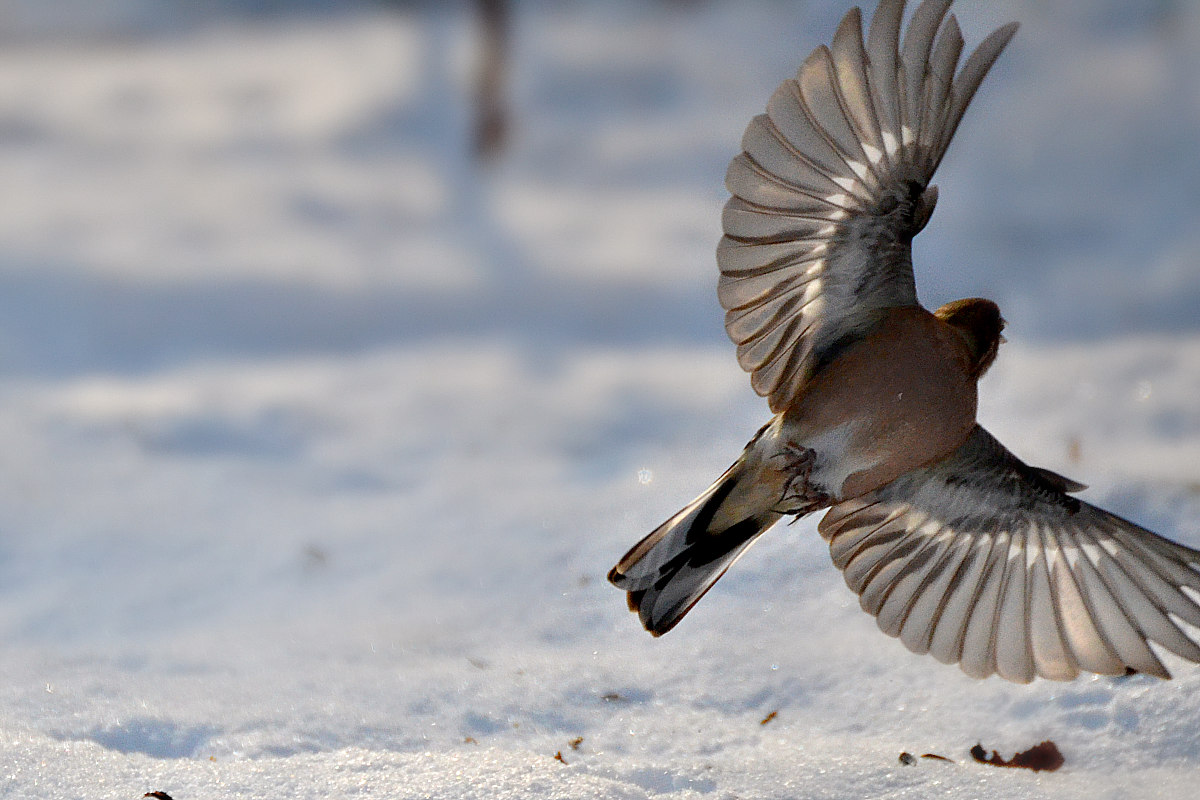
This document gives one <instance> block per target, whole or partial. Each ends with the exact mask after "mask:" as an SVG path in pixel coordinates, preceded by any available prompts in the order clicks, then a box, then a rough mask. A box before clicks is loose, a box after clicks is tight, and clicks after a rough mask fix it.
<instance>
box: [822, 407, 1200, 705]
mask: <svg viewBox="0 0 1200 800" xmlns="http://www.w3.org/2000/svg"><path fill="white" fill-rule="evenodd" d="M1081 488H1083V487H1082V486H1081V485H1080V484H1076V483H1074V482H1073V481H1070V480H1069V479H1067V478H1063V477H1061V476H1059V475H1055V474H1054V473H1052V472H1049V471H1048V470H1042V469H1038V468H1036V467H1030V466H1029V465H1027V464H1025V463H1023V462H1022V461H1020V460H1019V459H1018V458H1017V457H1016V456H1014V455H1013V454H1012V453H1010V452H1009V451H1008V450H1006V449H1005V448H1004V447H1003V445H1001V444H1000V443H999V442H997V441H996V440H995V439H994V438H992V436H991V435H989V434H988V433H987V431H985V430H984V429H983V428H981V427H979V426H976V427H975V429H974V431H973V432H972V433H971V435H970V437H969V438H968V439H967V441H966V443H965V444H963V445H962V447H960V448H959V449H958V450H957V451H956V452H955V453H954V454H953V455H951V456H950V457H949V458H948V459H946V460H945V461H943V462H941V463H938V464H936V465H934V466H931V467H927V468H924V469H921V470H917V471H915V472H911V473H909V474H907V475H905V476H902V477H901V478H899V479H897V480H896V481H894V482H892V483H890V484H888V485H887V486H885V487H883V488H881V489H878V490H876V491H874V492H872V493H871V494H869V495H866V496H865V497H862V498H859V499H856V500H851V501H847V502H844V503H841V504H839V505H837V506H835V507H834V508H833V509H831V510H830V512H829V513H828V514H827V515H826V516H825V518H824V519H823V520H822V521H821V525H820V530H821V535H822V536H823V537H825V539H827V540H828V541H829V549H830V552H831V554H832V556H833V562H834V564H836V565H837V567H838V568H839V569H841V570H843V572H844V574H845V578H846V583H847V584H848V585H849V586H850V588H851V589H853V590H854V591H855V592H856V593H857V594H858V595H859V599H860V601H861V604H862V607H863V609H864V610H866V611H867V612H869V613H871V614H873V615H875V617H876V618H877V621H878V623H879V627H880V628H881V629H882V630H883V631H884V633H887V634H888V635H890V636H898V637H900V639H901V641H903V642H904V644H905V645H906V646H907V647H908V649H909V650H912V651H913V652H915V653H931V654H933V655H934V656H935V657H936V658H937V659H938V660H940V661H942V662H944V663H947V664H953V663H956V662H957V663H958V664H959V665H960V666H961V667H962V669H963V671H964V672H966V673H967V674H968V675H971V676H973V677H978V678H983V677H987V676H988V675H991V674H993V673H996V674H999V675H1000V676H1001V677H1003V678H1007V679H1008V680H1011V681H1017V682H1021V683H1026V682H1028V681H1031V680H1032V679H1033V678H1034V677H1037V676H1041V677H1043V678H1049V679H1051V680H1070V679H1072V678H1074V677H1075V676H1076V675H1078V674H1079V673H1080V672H1095V673H1100V674H1103V675H1118V674H1122V673H1125V672H1127V671H1129V670H1135V671H1137V672H1145V673H1149V674H1151V675H1156V676H1158V677H1161V678H1169V677H1170V673H1169V672H1168V671H1167V670H1166V668H1165V667H1164V666H1163V664H1162V662H1161V661H1160V660H1159V657H1158V656H1157V655H1156V654H1155V652H1154V651H1153V650H1152V649H1151V647H1150V646H1149V644H1148V643H1149V642H1154V643H1156V644H1157V645H1159V646H1161V647H1163V648H1165V649H1166V650H1169V651H1171V652H1174V653H1175V654H1177V655H1179V656H1182V657H1183V658H1185V659H1188V660H1190V661H1193V662H1200V647H1198V646H1197V644H1196V642H1195V641H1194V640H1193V639H1192V637H1191V635H1189V633H1188V626H1196V627H1200V605H1197V598H1200V551H1196V550H1192V549H1190V548H1187V547H1184V546H1182V545H1178V544H1175V543H1174V542H1170V541H1168V540H1166V539H1164V538H1162V537H1161V536H1158V535H1156V534H1154V533H1151V532H1150V531H1148V530H1146V529H1144V528H1140V527H1138V526H1137V525H1134V524H1133V523H1132V522H1128V521H1126V520H1123V519H1121V518H1120V517H1117V516H1115V515H1113V514H1110V513H1108V512H1107V511H1104V510H1103V509H1100V508H1096V507H1095V506H1092V505H1089V504H1087V503H1085V502H1083V501H1081V500H1078V499H1077V498H1074V497H1071V496H1070V495H1069V494H1068V492H1069V491H1077V490H1079V489H1081Z"/></svg>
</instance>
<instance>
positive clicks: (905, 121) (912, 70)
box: [608, 0, 1200, 683]
mask: <svg viewBox="0 0 1200 800" xmlns="http://www.w3.org/2000/svg"><path fill="white" fill-rule="evenodd" d="M951 3H952V0H924V1H923V2H921V3H920V4H919V5H918V6H916V7H915V8H914V9H913V11H912V13H911V16H910V19H909V22H908V25H907V28H906V30H905V31H904V33H903V37H902V36H901V33H902V28H903V27H904V26H903V20H904V16H905V13H906V3H905V0H881V2H880V3H879V4H878V6H877V8H876V11H875V14H874V15H873V17H872V19H871V21H870V25H869V28H867V30H866V31H865V36H864V29H863V18H862V12H861V11H860V9H858V8H854V9H852V10H851V11H850V12H849V13H847V14H846V15H845V17H844V18H843V19H842V21H841V23H840V25H839V26H838V28H837V30H836V32H835V34H834V36H833V40H832V43H831V44H830V45H829V46H825V45H822V46H819V47H817V48H816V49H815V50H814V51H813V52H812V54H811V55H810V56H809V57H808V58H807V59H806V60H805V61H804V62H803V64H802V65H801V66H800V67H799V69H798V70H797V72H796V74H795V76H794V77H792V78H789V79H787V80H785V81H783V83H781V84H780V85H779V87H778V89H776V90H775V92H774V94H772V95H771V97H770V99H769V101H768V102H767V106H766V112H765V113H763V114H760V115H758V116H756V117H754V118H753V120H751V122H750V124H749V126H748V127H747V128H746V132H745V134H744V136H743V138H742V142H741V148H742V152H741V153H740V154H738V155H737V156H736V157H735V158H734V159H733V160H732V162H731V163H730V165H729V168H728V171H727V173H726V178H725V185H726V188H727V189H728V190H729V193H730V195H731V197H730V199H729V200H728V202H727V203H726V205H725V208H724V212H723V215H722V227H723V232H724V235H723V237H722V238H721V241H720V244H719V245H718V248H717V264H718V267H719V270H720V277H719V282H718V287H717V293H718V298H719V300H720V303H721V306H722V307H723V309H724V310H725V330H726V332H727V333H728V335H729V337H730V338H731V339H732V341H733V342H734V343H735V344H736V345H737V358H738V363H739V364H740V366H741V367H742V368H743V369H744V370H745V371H747V372H748V373H750V381H751V385H752V387H753V389H754V390H755V392H756V393H757V394H759V395H760V396H763V397H765V398H766V399H767V402H768V405H769V407H770V410H771V412H772V414H773V415H774V416H773V417H772V418H771V420H770V421H769V422H767V424H766V425H764V426H763V427H762V428H761V429H760V430H759V431H758V432H757V433H756V434H755V435H754V437H753V438H752V439H751V440H750V442H749V444H748V445H747V446H746V448H745V450H744V451H743V452H742V453H741V455H740V456H739V457H738V459H737V460H736V461H735V462H734V463H733V465H732V466H731V467H729V469H728V470H726V471H725V472H724V473H723V474H722V475H721V476H720V477H719V478H717V480H716V481H715V482H714V483H713V484H712V485H711V486H710V487H709V488H708V489H706V490H705V491H704V492H703V493H702V494H700V495H699V496H698V497H697V498H696V499H695V500H693V501H692V502H691V503H689V504H687V505H686V506H684V508H683V509H681V510H680V511H679V512H677V513H676V514H674V515H673V516H671V517H670V518H669V519H668V520H667V521H666V522H664V523H663V524H662V525H660V526H659V527H658V528H656V529H655V530H654V531H652V532H651V533H650V534H649V535H648V536H646V537H645V538H644V539H642V540H641V541H640V542H638V543H637V544H636V545H634V546H633V547H632V548H631V549H630V550H629V551H628V553H626V554H625V556H624V557H623V558H621V559H620V560H619V561H618V562H617V564H616V566H614V567H613V568H612V570H611V571H610V572H609V574H608V579H609V581H610V582H611V583H613V584H615V585H616V586H617V587H618V588H619V589H623V590H625V592H626V593H627V599H628V604H629V608H630V610H632V611H635V612H637V614H638V616H639V619H640V621H641V623H642V625H643V626H644V627H645V628H646V630H648V631H649V632H650V633H651V634H653V635H655V636H661V635H662V634H664V633H666V632H668V631H670V630H671V629H672V628H674V627H675V625H676V624H677V623H678V622H679V621H680V620H681V619H682V618H683V616H684V615H685V614H687V613H688V611H689V610H690V609H691V608H692V607H693V606H694V605H695V604H696V603H697V601H699V600H700V598H701V597H702V596H703V595H704V594H705V593H706V592H707V591H708V590H709V589H710V588H711V587H712V586H713V584H714V583H715V582H716V581H717V580H718V579H719V578H720V577H721V576H722V575H723V574H724V573H725V571H726V570H728V569H729V567H730V566H731V565H732V564H733V563H734V562H735V561H736V560H737V559H738V558H739V557H740V556H741V555H742V554H743V553H744V552H745V551H746V549H747V548H748V547H749V546H750V545H751V544H753V543H754V542H755V541H756V540H757V539H758V537H759V536H761V535H762V534H763V533H764V532H765V531H766V530H767V529H769V528H771V527H772V525H774V524H775V523H776V522H777V521H779V520H780V519H782V518H784V517H792V518H793V520H795V519H799V518H800V517H803V516H805V515H807V514H812V513H815V512H819V511H825V515H824V517H823V519H821V521H820V523H819V525H818V532H819V534H820V535H821V536H822V537H823V538H824V539H825V540H826V541H827V542H828V545H829V550H830V555H831V557H832V560H833V563H834V565H835V566H836V567H837V568H838V569H840V570H841V571H842V573H843V575H844V578H845V581H846V584H847V585H848V586H849V588H850V589H851V590H852V591H854V592H855V593H856V594H857V595H858V596H859V601H860V605H861V606H862V608H863V610H865V611H866V612H868V613H869V614H871V615H873V616H874V617H875V618H876V621H877V624H878V626H879V628H880V629H881V630H882V631H883V632H884V633H886V634H888V635H889V636H893V637H898V638H899V639H900V640H901V641H902V642H903V644H904V645H905V646H906V647H907V648H908V649H909V650H911V651H912V652H914V653H918V654H926V653H927V654H930V655H932V656H934V657H935V658H936V659H938V660H939V661H941V662H943V663H945V664H957V665H958V666H959V667H960V668H961V669H962V671H963V672H965V673H966V674H967V675H969V676H972V677H975V678H986V677H988V676H991V675H999V676H1000V677H1001V678H1004V679H1006V680H1009V681H1013V682H1017V683H1029V682H1030V681H1032V680H1034V679H1035V678H1043V679H1049V680H1057V681H1067V680H1072V679H1074V678H1076V677H1078V676H1079V675H1080V674H1081V673H1094V674H1098V675H1128V674H1133V673H1144V674H1147V675H1152V676H1157V677H1159V678H1164V679H1166V678H1170V677H1171V674H1170V672H1169V671H1168V669H1167V668H1166V666H1165V665H1164V663H1163V657H1162V655H1161V654H1162V651H1164V650H1165V651H1169V652H1171V653H1174V654H1175V655H1176V656H1179V657H1181V658H1183V659H1185V660H1187V661H1191V662H1193V663H1200V645H1198V644H1197V642H1196V640H1195V639H1194V638H1193V635H1194V634H1193V633H1191V632H1190V631H1191V628H1192V627H1195V628H1200V605H1198V603H1197V598H1200V551H1197V550H1194V549H1191V548H1188V547H1186V546H1184V545H1181V544H1178V543H1175V542H1172V541H1170V540H1168V539H1166V538H1164V537H1161V536H1159V535H1157V534H1155V533H1152V532H1151V531H1149V530H1146V529H1145V528H1142V527H1140V526H1138V525H1136V524H1135V523H1133V522H1130V521H1128V520H1126V519H1123V518H1121V517H1118V516H1116V515H1115V514H1112V513H1109V512H1108V511H1105V510H1103V509H1101V508H1098V507H1096V506H1094V505H1091V504H1089V503H1087V502H1085V501H1084V500H1081V499H1080V498H1078V497H1076V494H1077V493H1078V492H1080V491H1082V490H1083V489H1085V488H1086V487H1085V486H1084V485H1083V484H1081V483H1078V482H1077V481H1074V480H1071V479H1070V478H1066V477H1064V476H1062V475H1059V474H1056V473H1054V472H1052V471H1050V470H1047V469H1042V468H1039V467H1034V466H1030V465H1029V464H1026V463H1025V462H1024V461H1022V460H1021V459H1019V458H1018V457H1017V456H1015V455H1013V454H1012V453H1011V452H1010V451H1009V450H1007V449H1006V448H1005V447H1004V446H1003V445H1002V444H1000V442H998V441H997V440H996V439H995V438H994V437H993V436H992V435H991V434H990V433H988V432H987V430H985V429H984V428H983V427H982V426H981V425H980V424H979V423H978V422H977V420H976V411H977V406H978V393H977V384H978V381H979V378H980V377H981V376H982V375H983V374H984V373H985V372H986V371H987V370H988V368H989V367H990V366H991V364H992V363H993V361H994V360H995V358H996V356H997V352H998V349H999V347H1000V345H1001V343H1003V342H1004V341H1005V340H1004V336H1003V330H1004V326H1005V321H1004V319H1003V317H1002V316H1001V313H1000V310H999V308H998V307H997V305H996V304H995V303H994V302H992V301H990V300H987V299H984V298H978V297H975V298H968V299H964V300H957V301H954V302H951V303H947V304H946V305H943V306H941V307H939V308H937V309H936V310H934V311H932V312H931V311H928V310H926V309H925V308H924V307H923V306H922V305H921V304H920V302H919V301H918V299H917V293H916V285H915V279H914V271H913V262H912V240H913V237H915V236H916V235H917V234H918V233H920V231H921V230H922V229H923V228H924V227H925V225H926V223H928V222H929V219H930V217H931V215H932V214H933V212H934V208H935V206H936V204H937V200H938V190H937V187H936V186H935V185H931V183H930V181H931V180H932V178H933V175H934V172H935V171H936V170H937V167H938V165H939V163H940V162H941V160H942V158H943V156H944V155H945V153H946V150H947V148H948V147H949V145H950V141H951V139H952V138H953V136H954V133H955V131H956V129H957V128H958V125H959V122H960V121H961V120H962V118H963V115H964V113H965V112H966V110H967V107H968V105H969V104H970V103H971V100H972V98H973V97H974V96H975V94H976V90H977V89H978V88H979V86H980V84H981V82H982V81H983V80H984V78H985V76H986V75H987V74H988V72H989V70H990V69H991V68H992V66H993V64H994V63H995V62H996V60H997V59H998V58H999V56H1000V54H1001V53H1002V51H1003V50H1004V49H1005V47H1006V46H1007V45H1008V43H1009V41H1010V40H1011V39H1012V38H1013V36H1014V34H1015V33H1016V30H1017V27H1018V26H1017V23H1010V24H1007V25H1004V26H1002V27H1000V28H998V29H996V30H995V31H993V32H992V33H991V34H989V35H988V36H987V37H985V38H984V39H983V40H982V42H981V43H980V44H979V45H978V46H977V47H976V48H975V50H974V51H973V52H972V53H971V54H970V55H969V56H968V57H966V58H965V60H962V61H961V64H960V57H961V56H962V52H963V44H964V40H963V35H962V32H961V30H960V28H959V25H958V22H957V21H956V19H955V17H954V15H953V14H949V15H948V14H947V12H948V11H949V8H950V6H951ZM1152 645H1153V647H1152ZM1156 648H1157V649H1156Z"/></svg>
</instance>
